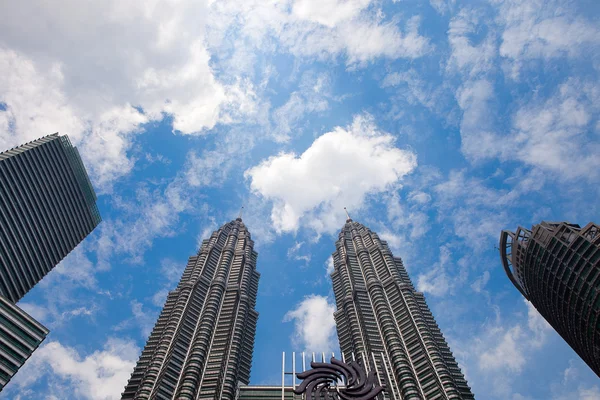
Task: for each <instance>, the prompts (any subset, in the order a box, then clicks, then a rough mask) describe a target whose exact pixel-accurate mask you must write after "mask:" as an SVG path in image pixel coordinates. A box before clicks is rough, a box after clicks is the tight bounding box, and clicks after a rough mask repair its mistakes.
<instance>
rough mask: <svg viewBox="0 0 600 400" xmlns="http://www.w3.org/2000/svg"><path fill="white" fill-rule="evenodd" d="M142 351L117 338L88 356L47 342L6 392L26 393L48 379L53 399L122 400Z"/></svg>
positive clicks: (70, 348)
mask: <svg viewBox="0 0 600 400" xmlns="http://www.w3.org/2000/svg"><path fill="white" fill-rule="evenodd" d="M139 351H140V350H139V348H138V347H137V346H136V345H135V344H134V343H133V342H131V341H125V340H121V339H116V338H110V339H108V341H107V342H106V344H105V345H104V348H103V349H102V350H96V351H94V352H93V353H91V354H89V355H87V356H83V355H81V354H80V353H79V351H78V350H76V349H74V348H72V347H68V346H65V345H63V344H61V343H60V342H58V341H52V342H48V343H45V344H43V345H42V346H40V348H39V349H37V350H36V351H35V352H34V353H33V355H32V356H31V358H30V359H29V360H28V361H27V363H25V365H24V366H23V367H22V368H21V370H19V372H18V373H17V374H16V375H15V377H14V378H13V379H12V381H11V385H10V386H8V387H7V389H5V390H6V391H9V392H10V391H11V390H14V389H16V388H17V387H18V388H20V389H25V388H27V387H28V386H30V385H31V384H33V383H34V382H35V381H37V380H39V379H41V378H42V377H44V376H48V379H49V387H50V390H51V393H46V394H47V395H49V396H56V397H54V398H60V399H67V398H81V399H90V400H112V399H115V398H119V396H120V394H121V392H122V391H123V386H124V384H125V382H127V379H129V377H130V375H131V372H132V371H133V366H134V365H135V362H136V361H137V358H138V356H139ZM11 388H13V389H11ZM49 398H52V397H49Z"/></svg>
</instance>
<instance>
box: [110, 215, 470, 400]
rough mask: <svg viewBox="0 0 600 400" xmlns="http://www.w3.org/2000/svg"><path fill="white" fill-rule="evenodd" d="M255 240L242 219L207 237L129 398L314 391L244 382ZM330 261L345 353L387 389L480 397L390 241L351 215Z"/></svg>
mask: <svg viewBox="0 0 600 400" xmlns="http://www.w3.org/2000/svg"><path fill="white" fill-rule="evenodd" d="M253 247H254V242H253V241H252V239H251V237H250V232H249V231H248V229H247V227H246V226H245V225H244V223H243V221H242V219H241V218H237V219H236V220H234V221H231V222H229V223H227V224H225V225H223V226H222V227H221V228H219V229H218V230H216V231H215V232H213V234H212V235H211V237H210V238H209V239H207V240H204V241H203V243H202V247H201V249H200V251H199V252H198V254H196V255H195V256H192V257H190V259H189V261H188V264H187V267H186V269H185V271H184V273H183V276H182V278H181V281H180V282H179V285H178V286H177V288H176V289H175V290H173V291H172V292H170V293H169V296H168V297H167V301H166V304H165V306H164V308H163V311H162V313H161V314H160V317H159V318H158V321H157V322H156V325H155V327H154V329H153V331H152V333H151V334H150V338H149V339H148V343H147V344H146V347H145V348H144V350H143V351H142V355H141V357H140V359H139V361H138V363H137V365H136V367H135V369H134V372H133V374H132V376H131V379H130V380H129V383H128V384H127V387H126V388H125V391H124V392H123V395H122V397H121V398H122V399H123V400H125V399H206V400H208V399H227V400H234V399H270V398H282V397H281V396H283V398H285V399H288V398H295V399H302V398H310V397H302V396H303V395H297V394H294V393H293V392H292V390H289V389H293V388H291V387H290V388H288V390H285V389H286V388H281V389H282V390H281V392H280V388H279V387H270V388H269V387H262V388H261V390H260V394H259V396H260V397H257V394H256V393H257V391H256V390H251V388H246V387H245V385H248V384H249V383H250V366H251V362H252V351H253V345H254V333H255V331H256V322H257V319H258V313H257V312H256V310H255V309H254V308H255V304H256V296H257V293H258V280H259V277H260V275H259V273H258V272H257V271H256V259H257V256H258V254H257V253H256V252H255V251H254V249H253ZM333 261H334V272H333V273H332V274H331V279H332V281H333V290H334V293H335V298H336V303H337V312H336V313H335V315H334V316H335V321H336V324H337V330H338V338H339V341H340V348H341V352H342V354H341V357H342V358H343V359H344V360H345V359H355V360H358V361H359V362H360V363H361V365H362V366H363V367H365V369H366V370H367V371H373V372H376V374H377V378H378V380H379V383H380V384H383V385H386V390H385V391H384V392H383V393H382V394H380V395H379V396H380V397H381V398H383V397H382V396H385V398H386V399H394V400H404V399H474V397H473V394H472V393H471V390H470V388H469V386H467V382H466V381H465V378H464V376H463V374H462V373H461V371H460V368H459V367H458V364H457V363H456V360H455V359H454V357H453V356H452V353H451V352H450V349H449V347H448V344H447V343H446V341H445V339H444V337H443V335H442V333H441V332H440V329H439V328H438V326H437V324H436V323H435V320H434V318H433V315H432V314H431V311H429V308H428V307H427V304H426V303H425V298H424V297H423V294H422V293H419V292H417V291H416V290H415V288H414V286H413V284H412V283H411V281H410V278H409V277H408V274H407V273H406V270H405V268H404V265H403V264H402V260H401V259H400V258H395V257H394V256H393V255H392V253H391V251H390V250H389V248H388V246H387V244H386V242H384V241H382V240H380V239H379V237H378V236H377V234H376V233H374V232H372V231H371V230H369V229H368V228H366V227H365V226H363V225H361V224H359V223H357V222H354V221H352V220H351V219H350V218H349V219H348V220H347V221H346V224H345V225H344V227H343V228H342V231H341V232H340V235H339V240H338V241H337V242H336V251H335V253H334V254H333ZM269 389H270V390H269ZM304 396H307V395H304ZM332 396H334V394H332ZM319 398H320V397H315V399H319ZM326 398H329V397H326ZM332 398H334V397H332ZM335 398H337V397H335ZM358 398H360V397H357V399H358Z"/></svg>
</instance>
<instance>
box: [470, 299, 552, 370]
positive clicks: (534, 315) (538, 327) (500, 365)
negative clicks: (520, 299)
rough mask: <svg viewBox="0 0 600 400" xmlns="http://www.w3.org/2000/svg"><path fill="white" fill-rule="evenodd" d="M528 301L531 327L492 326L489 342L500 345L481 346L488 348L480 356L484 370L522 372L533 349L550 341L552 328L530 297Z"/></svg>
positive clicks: (528, 321) (480, 364)
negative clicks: (548, 337) (506, 327)
mask: <svg viewBox="0 0 600 400" xmlns="http://www.w3.org/2000/svg"><path fill="white" fill-rule="evenodd" d="M524 303H525V305H526V306H527V326H522V325H521V324H517V325H514V326H513V327H511V328H508V329H505V328H503V327H501V326H495V327H492V328H491V329H490V331H489V332H488V335H490V336H491V337H493V338H494V339H492V340H491V341H490V342H487V344H491V343H496V344H495V345H493V346H486V345H485V344H484V345H483V346H481V347H482V349H485V350H484V351H483V352H481V353H480V355H479V366H480V368H481V369H483V370H491V371H494V370H505V371H509V372H512V373H519V372H521V371H522V369H523V367H524V366H525V364H526V362H527V360H528V358H529V357H530V355H531V353H532V351H535V350H537V349H539V348H541V347H542V346H543V345H544V344H545V343H546V339H547V334H548V333H549V332H550V331H551V330H552V328H551V327H550V325H548V323H547V322H546V321H545V320H544V318H543V317H542V316H541V315H540V314H539V313H538V312H537V310H536V309H535V308H534V307H533V305H531V303H529V302H528V301H527V300H524ZM491 337H490V338H488V339H491ZM480 343H481V342H480Z"/></svg>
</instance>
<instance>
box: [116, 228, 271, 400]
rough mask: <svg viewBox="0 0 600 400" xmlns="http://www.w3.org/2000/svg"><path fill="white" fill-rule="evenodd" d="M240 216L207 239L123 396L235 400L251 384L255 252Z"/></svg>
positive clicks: (165, 310)
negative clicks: (241, 390) (239, 391)
mask: <svg viewBox="0 0 600 400" xmlns="http://www.w3.org/2000/svg"><path fill="white" fill-rule="evenodd" d="M253 247H254V242H253V241H252V239H251V237H250V232H248V230H247V228H246V226H245V225H244V223H243V222H242V219H241V218H237V219H236V220H234V221H231V222H229V223H227V224H225V225H223V226H222V227H221V228H219V229H218V230H217V231H215V232H213V234H212V235H211V237H210V238H209V239H207V240H204V241H203V242H202V247H201V248H200V251H199V252H198V254H196V255H195V256H192V257H190V258H189V260H188V264H187V267H186V268H185V271H184V273H183V276H182V277H181V281H180V282H179V284H178V285H177V288H176V289H175V290H173V291H172V292H170V293H169V295H168V296H167V300H166V303H165V306H164V308H163V310H162V312H161V314H160V316H159V318H158V321H157V322H156V325H155V326H154V329H153V330H152V333H151V334H150V337H149V338H148V342H147V343H146V346H145V347H144V350H143V351H142V354H141V356H140V359H139V361H138V363H137V365H136V366H135V369H134V371H133V374H132V375H131V378H130V379H129V382H128V384H127V386H126V387H125V391H124V392H123V394H122V399H215V400H216V399H223V400H227V399H231V400H233V399H235V397H236V391H237V388H238V386H239V385H240V384H246V385H247V384H248V383H249V380H250V367H251V364H252V352H253V348H254V334H255V332H256V322H257V320H258V313H257V312H256V310H255V305H256V295H257V291H258V280H259V277H260V274H259V273H258V272H257V271H256V258H257V256H258V254H257V253H256V252H255V251H254V250H253Z"/></svg>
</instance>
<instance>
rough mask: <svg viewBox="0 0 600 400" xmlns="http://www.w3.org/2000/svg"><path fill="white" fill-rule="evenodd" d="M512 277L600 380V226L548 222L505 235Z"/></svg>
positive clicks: (503, 242)
mask: <svg viewBox="0 0 600 400" xmlns="http://www.w3.org/2000/svg"><path fill="white" fill-rule="evenodd" d="M500 249H501V252H500V256H501V259H502V264H503V266H504V270H505V271H506V274H507V275H508V278H509V279H510V280H511V282H512V283H513V284H514V285H515V287H516V288H517V289H518V290H519V291H520V292H521V294H522V295H523V296H524V297H525V298H526V299H527V300H529V301H530V302H531V304H533V306H534V307H535V308H536V309H537V310H538V311H539V312H540V314H541V315H542V316H543V317H544V318H545V319H546V321H548V323H549V324H550V325H552V327H553V328H554V329H556V331H557V332H558V333H559V334H560V336H562V338H563V339H564V340H565V341H566V342H567V343H568V344H569V345H570V346H571V347H572V348H573V350H575V351H576V352H577V354H579V356H580V357H581V358H582V359H583V360H584V361H585V362H586V363H587V365H589V367H590V368H591V369H592V370H593V371H594V372H595V373H596V375H598V376H600V226H599V225H597V224H594V223H592V222H590V223H589V224H587V225H586V226H585V227H583V228H581V227H580V226H579V225H576V224H570V223H568V222H546V221H543V222H542V223H540V224H537V225H534V226H533V227H532V228H531V230H529V229H526V228H523V227H519V228H518V229H517V230H516V232H510V231H503V232H502V234H501V236H500Z"/></svg>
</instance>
